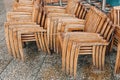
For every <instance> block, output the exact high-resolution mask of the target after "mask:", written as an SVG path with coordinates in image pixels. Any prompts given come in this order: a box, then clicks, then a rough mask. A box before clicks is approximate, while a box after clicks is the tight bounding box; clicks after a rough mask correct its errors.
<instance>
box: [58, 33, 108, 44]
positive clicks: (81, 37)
mask: <svg viewBox="0 0 120 80" xmlns="http://www.w3.org/2000/svg"><path fill="white" fill-rule="evenodd" d="M65 36H69V40H71V41H74V42H77V43H79V44H81V45H82V44H83V45H85V44H86V42H87V44H86V45H88V43H89V44H90V45H100V44H101V45H102V44H104V45H108V42H107V41H106V40H104V39H103V38H102V37H101V36H100V35H99V34H96V33H89V32H67V33H62V34H59V40H60V44H61V46H62V44H63V40H64V37H65Z"/></svg>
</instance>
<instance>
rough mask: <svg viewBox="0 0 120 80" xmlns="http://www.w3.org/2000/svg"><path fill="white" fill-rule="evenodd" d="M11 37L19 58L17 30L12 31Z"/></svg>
mask: <svg viewBox="0 0 120 80" xmlns="http://www.w3.org/2000/svg"><path fill="white" fill-rule="evenodd" d="M13 39H14V46H15V51H16V54H17V58H18V59H20V54H19V48H18V40H17V32H16V31H13Z"/></svg>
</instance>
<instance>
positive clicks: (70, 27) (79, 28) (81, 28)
mask: <svg viewBox="0 0 120 80" xmlns="http://www.w3.org/2000/svg"><path fill="white" fill-rule="evenodd" d="M73 31H84V25H81V24H68V25H66V26H65V30H64V32H73Z"/></svg>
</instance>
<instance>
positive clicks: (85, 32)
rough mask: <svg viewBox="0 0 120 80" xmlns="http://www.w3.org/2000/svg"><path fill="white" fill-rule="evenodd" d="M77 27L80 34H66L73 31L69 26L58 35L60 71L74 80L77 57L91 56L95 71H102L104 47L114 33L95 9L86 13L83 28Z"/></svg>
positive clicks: (104, 17)
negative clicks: (60, 49)
mask: <svg viewBox="0 0 120 80" xmlns="http://www.w3.org/2000/svg"><path fill="white" fill-rule="evenodd" d="M82 25H83V24H82ZM79 27H80V28H79V30H80V29H81V31H82V32H68V31H72V28H73V31H74V30H75V29H74V28H75V26H74V25H73V24H72V26H70V24H69V26H68V27H64V29H63V32H62V33H61V32H60V34H59V42H60V43H61V46H62V69H63V71H65V72H66V73H67V74H70V75H74V78H76V71H77V60H78V56H79V55H86V54H92V59H93V65H94V66H95V67H96V68H97V69H100V70H103V69H104V60H105V53H106V47H107V46H108V44H109V43H110V40H111V38H112V33H113V31H114V26H113V25H112V22H111V21H110V19H109V18H107V16H106V14H104V13H103V12H101V11H100V10H98V9H96V8H95V7H91V8H90V10H89V12H88V13H87V15H86V19H85V24H84V28H83V26H79ZM65 28H67V29H65ZM77 29H78V27H77ZM65 30H66V32H65ZM67 30H68V31H67Z"/></svg>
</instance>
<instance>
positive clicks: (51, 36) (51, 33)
mask: <svg viewBox="0 0 120 80" xmlns="http://www.w3.org/2000/svg"><path fill="white" fill-rule="evenodd" d="M52 25H53V22H52V21H51V24H50V49H51V50H52V49H53V45H52V44H53V43H52V41H53V39H52V38H53V26H52Z"/></svg>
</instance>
